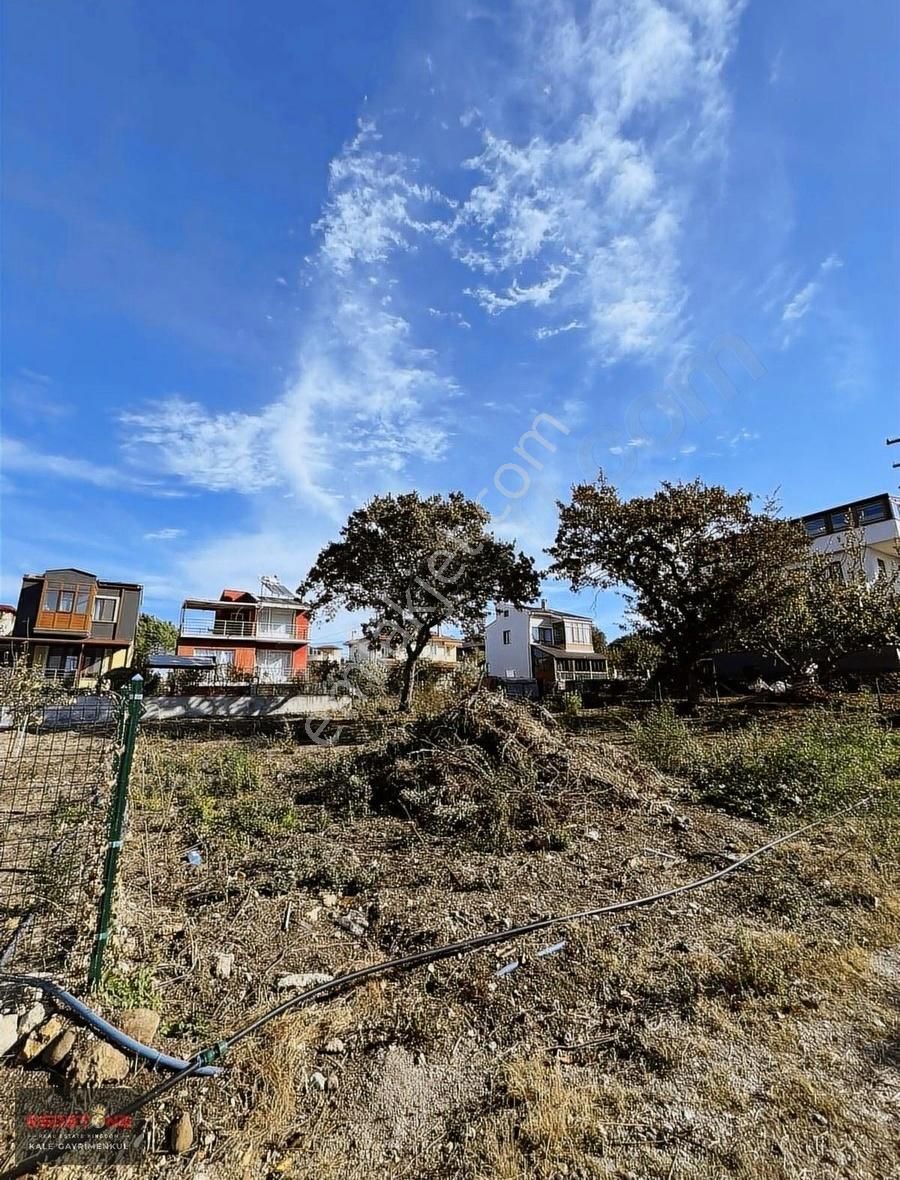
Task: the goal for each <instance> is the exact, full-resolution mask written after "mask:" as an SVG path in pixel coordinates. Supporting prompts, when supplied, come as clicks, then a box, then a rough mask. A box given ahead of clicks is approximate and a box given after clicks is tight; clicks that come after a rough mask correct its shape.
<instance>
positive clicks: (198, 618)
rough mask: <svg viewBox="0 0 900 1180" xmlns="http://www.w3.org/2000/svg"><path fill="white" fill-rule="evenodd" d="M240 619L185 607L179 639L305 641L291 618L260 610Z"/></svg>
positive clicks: (270, 641)
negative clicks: (258, 614) (271, 615)
mask: <svg viewBox="0 0 900 1180" xmlns="http://www.w3.org/2000/svg"><path fill="white" fill-rule="evenodd" d="M260 615H261V617H258V616H256V615H255V614H253V615H250V616H249V617H248V616H247V615H245V616H244V617H243V618H229V617H227V616H226V615H224V614H223V612H222V611H221V610H218V611H213V610H185V611H183V612H182V615H181V626H180V628H179V637H180V638H181V639H199V640H203V639H261V640H265V642H266V643H298V642H299V643H306V640H305V639H300V638H299V637H298V636H297V634H296V633H295V630H294V624H293V620H292V619H281V618H273V617H270V616H267V615H266V614H264V613H263V612H260Z"/></svg>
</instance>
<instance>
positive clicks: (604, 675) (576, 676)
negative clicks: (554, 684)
mask: <svg viewBox="0 0 900 1180" xmlns="http://www.w3.org/2000/svg"><path fill="white" fill-rule="evenodd" d="M611 678H612V672H610V671H609V669H608V668H603V669H602V670H600V671H596V672H594V671H591V672H557V673H556V679H557V680H559V681H564V680H609V679H611Z"/></svg>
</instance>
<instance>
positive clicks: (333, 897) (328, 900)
mask: <svg viewBox="0 0 900 1180" xmlns="http://www.w3.org/2000/svg"><path fill="white" fill-rule="evenodd" d="M337 903H338V895H337V894H336V893H323V894H322V905H323V906H325V907H326V909H329V910H333V909H334V907H335V906H336V905H337Z"/></svg>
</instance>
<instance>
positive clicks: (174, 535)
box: [144, 529, 184, 541]
mask: <svg viewBox="0 0 900 1180" xmlns="http://www.w3.org/2000/svg"><path fill="white" fill-rule="evenodd" d="M183 536H184V529H157V530H156V532H153V533H144V540H145V541H175V540H177V539H178V537H183Z"/></svg>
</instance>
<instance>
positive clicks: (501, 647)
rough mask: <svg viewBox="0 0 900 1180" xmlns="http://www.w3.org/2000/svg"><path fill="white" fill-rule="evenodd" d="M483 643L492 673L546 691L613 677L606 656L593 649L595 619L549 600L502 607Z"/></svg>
mask: <svg viewBox="0 0 900 1180" xmlns="http://www.w3.org/2000/svg"><path fill="white" fill-rule="evenodd" d="M484 642H485V661H486V666H487V674H488V676H493V677H496V678H497V679H499V680H506V681H517V680H518V681H522V680H536V681H537V682H538V683H539V684H540V685H541V687H542V688H543V689H544V690H545V691H546V690H548V689H552V688H557V687H558V688H565V687H567V686H574V685H575V684H577V683H578V682H579V681H585V680H605V679H608V678H609V676H610V670H609V661H608V660H607V658H606V656H605V655H602V654H600V653H598V652H595V651H594V648H593V644H592V642H591V619H590V618H589V617H588V616H587V615H575V614H571V613H569V612H568V611H558V610H551V609H550V608H549V607H548V606H547V604H546V603H545V602H542V603H541V604H540V606H526V607H523V608H518V607H514V606H512V605H511V604H510V603H508V602H500V603H498V604H497V606H496V613H495V615H494V617H493V619H491V620H490V621H489V622H488V623H487V625H486V626H485V629H484Z"/></svg>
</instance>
